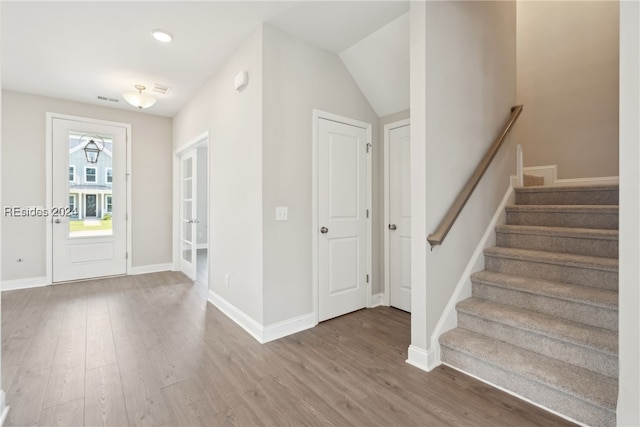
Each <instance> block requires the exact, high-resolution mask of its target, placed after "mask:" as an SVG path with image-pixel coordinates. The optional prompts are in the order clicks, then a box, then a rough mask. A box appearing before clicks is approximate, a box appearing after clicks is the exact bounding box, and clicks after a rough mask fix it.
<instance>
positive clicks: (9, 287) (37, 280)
mask: <svg viewBox="0 0 640 427" xmlns="http://www.w3.org/2000/svg"><path fill="white" fill-rule="evenodd" d="M47 285H49V283H48V282H47V277H46V276H42V277H29V278H26V279H13V280H3V281H2V290H3V291H15V290H17V289H27V288H39V287H41V286H47Z"/></svg>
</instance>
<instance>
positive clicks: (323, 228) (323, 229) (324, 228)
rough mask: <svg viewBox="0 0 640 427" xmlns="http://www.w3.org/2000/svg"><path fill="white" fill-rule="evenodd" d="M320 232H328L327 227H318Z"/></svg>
mask: <svg viewBox="0 0 640 427" xmlns="http://www.w3.org/2000/svg"><path fill="white" fill-rule="evenodd" d="M320 232H321V233H322V234H327V233H328V232H329V229H328V228H327V227H320Z"/></svg>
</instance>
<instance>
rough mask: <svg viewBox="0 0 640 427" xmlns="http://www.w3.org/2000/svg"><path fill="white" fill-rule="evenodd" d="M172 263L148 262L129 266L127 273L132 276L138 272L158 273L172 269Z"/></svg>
mask: <svg viewBox="0 0 640 427" xmlns="http://www.w3.org/2000/svg"><path fill="white" fill-rule="evenodd" d="M172 270H173V263H171V262H167V263H165V264H149V265H140V266H137V267H131V269H130V270H129V274H130V275H132V276H135V275H138V274H147V273H158V272H161V271H172Z"/></svg>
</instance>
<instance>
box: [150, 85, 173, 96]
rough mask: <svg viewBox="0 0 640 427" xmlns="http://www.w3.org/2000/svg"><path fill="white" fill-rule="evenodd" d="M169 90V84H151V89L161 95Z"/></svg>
mask: <svg viewBox="0 0 640 427" xmlns="http://www.w3.org/2000/svg"><path fill="white" fill-rule="evenodd" d="M170 90H171V88H170V87H169V86H166V85H161V84H160V83H154V84H153V91H154V92H155V93H160V94H162V95H166V94H168V93H169V91H170Z"/></svg>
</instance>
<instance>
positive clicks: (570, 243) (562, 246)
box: [496, 231, 618, 258]
mask: <svg viewBox="0 0 640 427" xmlns="http://www.w3.org/2000/svg"><path fill="white" fill-rule="evenodd" d="M496 245H497V246H502V247H506V248H518V249H530V250H536V251H549V252H561V253H567V254H577V255H589V256H599V257H607V258H617V257H618V241H617V240H605V239H588V238H573V237H566V236H544V235H539V234H522V233H509V232H498V231H496Z"/></svg>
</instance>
